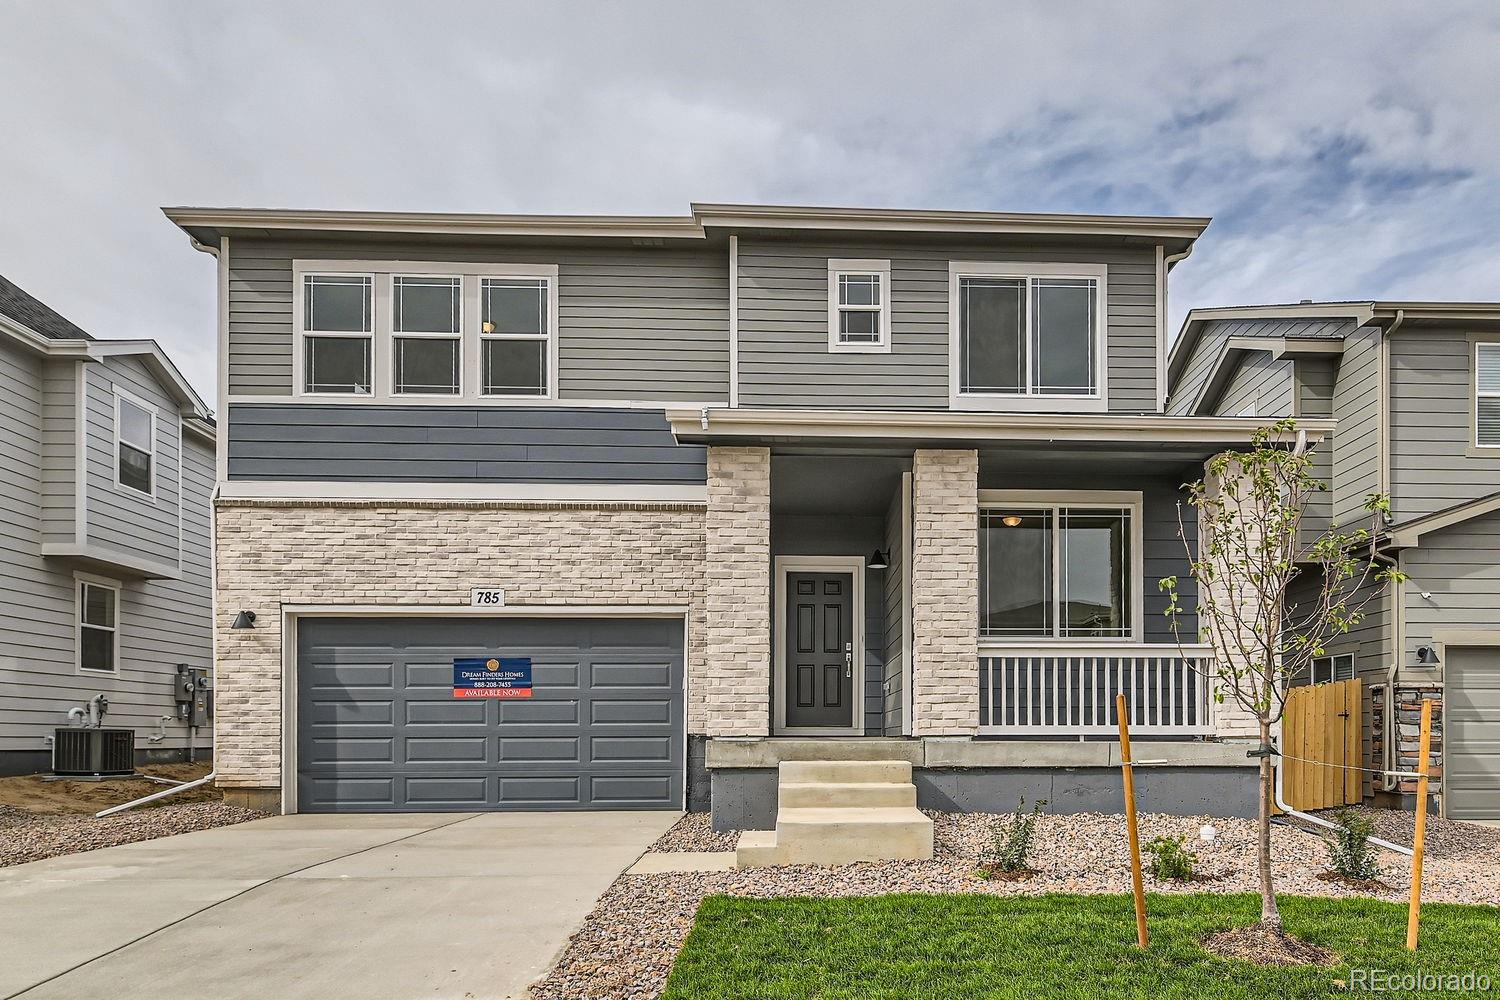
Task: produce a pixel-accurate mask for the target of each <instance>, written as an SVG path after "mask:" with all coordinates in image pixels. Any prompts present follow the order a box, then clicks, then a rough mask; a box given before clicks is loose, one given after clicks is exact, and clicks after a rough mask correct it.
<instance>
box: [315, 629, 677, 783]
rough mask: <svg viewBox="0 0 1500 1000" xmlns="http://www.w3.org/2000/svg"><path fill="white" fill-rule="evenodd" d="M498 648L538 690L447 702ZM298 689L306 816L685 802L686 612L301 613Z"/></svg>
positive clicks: (496, 652) (495, 654)
mask: <svg viewBox="0 0 1500 1000" xmlns="http://www.w3.org/2000/svg"><path fill="white" fill-rule="evenodd" d="M500 656H504V657H506V658H510V657H516V658H523V657H524V658H529V659H530V661H531V683H532V688H531V697H529V698H525V699H519V698H518V699H504V698H455V697H454V663H455V661H456V660H460V659H465V658H472V657H486V658H490V657H500ZM297 692H298V698H297V722H296V724H297V763H296V772H297V802H298V808H299V809H300V810H302V811H305V812H331V811H345V812H396V811H425V810H432V811H442V810H454V811H465V810H481V809H680V808H682V798H683V757H684V752H685V751H684V742H685V739H684V735H683V635H682V622H681V620H673V619H624V618H621V619H611V618H589V619H583V618H527V619H520V618H304V619H301V620H300V621H299V623H298V627H297Z"/></svg>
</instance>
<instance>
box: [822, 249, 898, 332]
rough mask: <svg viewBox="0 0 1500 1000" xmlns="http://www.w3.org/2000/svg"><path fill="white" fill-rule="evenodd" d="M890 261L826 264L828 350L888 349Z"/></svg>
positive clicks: (841, 261) (855, 261)
mask: <svg viewBox="0 0 1500 1000" xmlns="http://www.w3.org/2000/svg"><path fill="white" fill-rule="evenodd" d="M890 285H891V262H890V261H888V260H830V261H829V262H828V349H829V350H831V351H851V352H862V353H868V352H872V351H879V352H885V351H889V350H890V345H891V339H890V338H891V333H890V325H891V324H890V315H891V309H890V299H891V292H890Z"/></svg>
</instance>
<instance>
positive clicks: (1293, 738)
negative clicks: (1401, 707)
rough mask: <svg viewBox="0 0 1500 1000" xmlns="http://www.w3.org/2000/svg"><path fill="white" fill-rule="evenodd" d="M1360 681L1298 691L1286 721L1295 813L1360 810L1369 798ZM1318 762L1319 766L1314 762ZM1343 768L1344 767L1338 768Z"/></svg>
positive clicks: (1287, 781) (1289, 795) (1287, 795)
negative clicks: (1349, 807) (1352, 807)
mask: <svg viewBox="0 0 1500 1000" xmlns="http://www.w3.org/2000/svg"><path fill="white" fill-rule="evenodd" d="M1362 704H1363V702H1362V700H1361V689H1360V682H1359V680H1358V679H1357V678H1356V679H1355V680H1350V681H1334V682H1333V683H1331V684H1315V685H1312V686H1310V687H1296V688H1292V690H1291V691H1290V692H1289V693H1288V694H1287V701H1286V714H1285V715H1284V716H1283V717H1282V720H1281V743H1280V746H1281V752H1282V754H1283V755H1284V756H1285V757H1287V758H1293V757H1300V758H1302V759H1301V760H1292V759H1287V760H1283V761H1282V763H1281V766H1282V767H1283V768H1284V769H1285V771H1284V774H1283V775H1282V784H1281V790H1282V797H1283V798H1284V799H1285V800H1286V802H1287V804H1288V805H1290V806H1291V807H1292V808H1293V809H1299V810H1311V809H1332V808H1335V807H1337V806H1344V805H1357V804H1358V803H1359V802H1360V800H1361V799H1362V798H1363V797H1364V775H1363V773H1362V772H1360V771H1354V770H1346V769H1345V768H1350V767H1361V766H1363V765H1364V761H1363V759H1362V757H1361V752H1360V751H1361V747H1362V746H1363V743H1362V741H1361V739H1360V737H1361V732H1360V722H1361V717H1362ZM1310 762H1315V763H1310ZM1337 765H1342V766H1337Z"/></svg>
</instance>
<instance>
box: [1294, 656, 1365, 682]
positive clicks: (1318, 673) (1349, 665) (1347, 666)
mask: <svg viewBox="0 0 1500 1000" xmlns="http://www.w3.org/2000/svg"><path fill="white" fill-rule="evenodd" d="M1353 678H1354V654H1353V653H1340V654H1339V655H1337V656H1320V657H1318V658H1317V659H1315V660H1313V661H1312V663H1311V665H1310V666H1309V669H1308V680H1307V681H1306V683H1308V684H1328V683H1330V682H1332V681H1347V680H1352V679H1353Z"/></svg>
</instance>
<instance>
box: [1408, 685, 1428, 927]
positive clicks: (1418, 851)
mask: <svg viewBox="0 0 1500 1000" xmlns="http://www.w3.org/2000/svg"><path fill="white" fill-rule="evenodd" d="M1418 746H1419V747H1420V749H1419V750H1418V753H1419V754H1420V756H1419V757H1418V759H1417V775H1418V777H1417V836H1416V841H1415V843H1413V844H1412V855H1411V905H1410V906H1409V907H1408V908H1407V911H1406V950H1407V951H1416V950H1417V928H1418V926H1419V925H1420V924H1421V923H1422V848H1423V846H1424V845H1425V843H1426V841H1427V771H1428V768H1429V767H1430V766H1431V760H1432V699H1431V698H1424V699H1423V700H1422V739H1421V742H1420V743H1419V744H1418Z"/></svg>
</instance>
